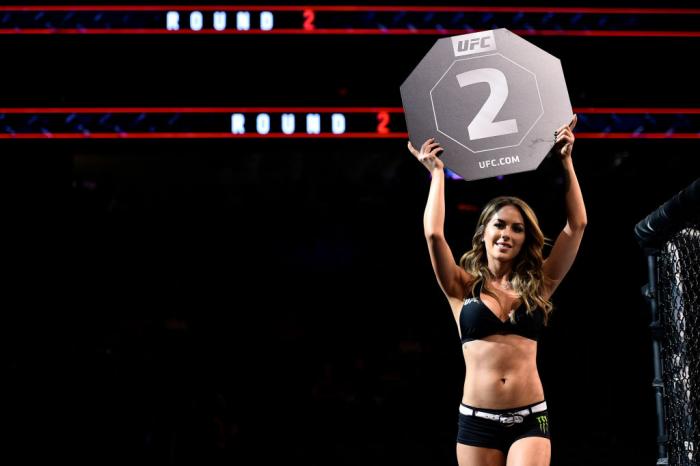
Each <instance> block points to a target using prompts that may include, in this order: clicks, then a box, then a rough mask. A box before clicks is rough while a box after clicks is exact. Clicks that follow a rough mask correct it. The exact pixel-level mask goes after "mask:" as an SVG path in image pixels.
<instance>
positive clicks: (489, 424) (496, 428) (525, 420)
mask: <svg viewBox="0 0 700 466" xmlns="http://www.w3.org/2000/svg"><path fill="white" fill-rule="evenodd" d="M540 403H541V402H538V403H533V404H531V405H526V406H521V407H518V408H511V409H483V408H475V407H473V406H468V405H465V404H464V403H462V406H464V407H466V408H470V409H472V410H477V411H482V412H486V413H491V414H495V415H498V416H499V417H500V418H501V419H500V420H491V419H485V418H482V417H478V416H474V415H467V414H463V413H462V412H460V413H459V425H458V429H457V442H458V443H462V444H464V445H472V446H475V447H486V448H497V449H499V450H501V451H502V452H503V453H504V454H506V455H507V454H508V449H509V448H510V446H511V445H512V444H513V442H515V441H516V440H518V439H521V438H523V437H544V438H550V437H549V417H548V416H547V411H546V410H545V411H540V412H538V413H531V414H527V415H525V416H515V417H514V416H512V415H511V414H512V413H514V412H516V411H521V410H525V409H528V408H530V407H532V406H535V405H538V404H540ZM520 420H522V422H518V421H520Z"/></svg>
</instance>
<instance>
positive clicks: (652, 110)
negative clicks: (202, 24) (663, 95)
mask: <svg viewBox="0 0 700 466" xmlns="http://www.w3.org/2000/svg"><path fill="white" fill-rule="evenodd" d="M235 112H239V113H246V112H250V113H303V112H307V113H377V112H389V113H403V107H28V108H21V107H6V108H2V107H0V113H8V114H23V113H46V114H51V113H235ZM574 113H582V114H586V113H594V114H604V113H623V114H647V113H648V114H700V108H697V107H574Z"/></svg>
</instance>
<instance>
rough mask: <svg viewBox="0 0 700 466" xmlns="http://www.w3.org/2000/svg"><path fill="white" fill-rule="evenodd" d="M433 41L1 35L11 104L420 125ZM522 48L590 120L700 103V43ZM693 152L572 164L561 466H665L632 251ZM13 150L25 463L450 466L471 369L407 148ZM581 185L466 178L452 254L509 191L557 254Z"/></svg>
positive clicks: (11, 395)
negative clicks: (553, 69) (354, 109)
mask: <svg viewBox="0 0 700 466" xmlns="http://www.w3.org/2000/svg"><path fill="white" fill-rule="evenodd" d="M542 4H543V3H540V5H542ZM591 5H594V3H591ZM597 6H600V5H597ZM608 6H614V5H608ZM645 6H654V5H645ZM657 6H674V5H670V4H668V3H664V4H663V5H657ZM675 6H682V5H675ZM436 39H437V37H433V36H425V37H404V36H394V37H375V36H309V37H301V36H299V37H296V36H295V37H285V36H277V35H275V36H268V37H261V36H226V37H223V36H222V37H216V36H210V35H207V36H200V37H196V36H166V37H158V36H153V37H140V36H89V37H77V36H46V37H39V36H6V37H3V38H0V43H2V45H3V47H2V48H3V61H4V65H3V68H4V69H3V74H2V78H1V79H2V84H3V85H2V86H1V88H0V101H1V102H2V105H3V106H27V107H29V106H131V105H134V106H159V105H163V106H187V105H193V106H245V105H255V106H265V105H275V106H287V105H288V106H320V105H323V106H335V105H337V106H365V105H372V106H400V103H401V102H400V96H399V85H400V84H401V82H402V81H403V80H404V79H405V77H406V76H407V75H408V73H409V72H410V71H411V70H412V68H413V67H414V66H415V64H416V63H417V62H418V61H419V60H420V58H421V57H422V56H423V55H424V54H425V53H426V52H427V51H428V49H429V48H430V47H431V46H432V44H433V42H434V41H435V40H436ZM528 40H530V41H531V42H534V43H535V44H537V45H539V46H540V47H542V48H544V49H545V50H547V51H549V52H550V53H552V54H554V55H556V56H558V57H559V58H561V60H562V65H563V68H564V72H565V75H566V77H567V84H568V88H569V93H570V96H571V101H572V104H573V105H574V106H575V107H591V106H610V107H614V106H621V107H646V106H648V107H654V106H664V107H672V106H684V107H693V106H695V107H697V106H700V94H699V93H698V92H697V89H696V87H695V76H694V74H693V73H691V72H687V71H686V67H687V66H688V65H687V62H688V60H689V57H692V56H694V55H696V54H697V44H698V43H697V40H698V39H671V38H655V39H654V38H582V37H563V38H539V37H529V38H528ZM262 57H264V58H262ZM279 73H283V74H284V76H285V80H286V81H285V84H284V85H283V86H280V85H278V84H276V83H275V82H273V80H272V79H271V78H270V77H271V76H273V75H274V76H278V75H279ZM697 147H698V145H697V142H694V141H692V140H671V139H669V140H660V141H652V140H591V139H588V140H585V139H579V140H577V141H576V146H575V150H574V162H575V166H576V169H577V173H578V177H579V180H580V183H581V187H582V190H583V193H584V197H585V200H586V206H587V210H588V218H589V226H588V229H587V232H586V235H585V238H584V241H583V244H582V246H581V249H580V252H579V256H578V258H577V260H576V263H575V264H574V266H573V268H572V270H571V272H570V273H569V275H568V276H567V279H566V280H565V282H564V283H563V284H562V286H561V287H560V288H559V290H558V291H557V293H556V295H555V296H554V304H555V307H556V312H555V313H554V314H553V317H552V320H551V325H550V327H549V328H548V329H547V330H546V331H545V334H544V336H543V338H542V340H541V342H540V349H539V356H538V363H539V368H540V375H541V378H542V381H543V384H544V387H545V395H546V398H547V401H548V405H549V410H550V418H551V425H552V430H553V434H552V440H553V448H552V452H553V459H552V464H553V465H555V466H577V465H612V464H620V463H622V464H638V465H642V464H653V463H654V462H655V430H654V403H653V397H652V389H651V381H652V363H651V339H650V335H649V330H648V323H649V312H648V310H647V307H646V306H645V304H644V302H643V300H642V298H641V294H640V287H641V286H642V285H643V284H644V283H645V282H646V269H645V267H646V265H645V260H644V257H643V254H642V251H641V250H640V248H639V247H638V246H637V244H636V242H635V240H634V237H633V233H632V229H633V227H634V224H635V223H636V222H638V221H639V220H641V219H642V218H643V217H644V216H646V215H647V214H648V213H650V212H651V211H652V210H654V209H655V208H656V207H658V205H660V204H661V203H663V202H664V201H666V200H667V199H668V198H669V197H670V196H672V195H673V194H675V193H676V192H678V191H679V190H680V189H682V188H683V187H685V186H686V185H687V184H689V183H690V182H691V181H692V180H694V179H695V178H696V177H697V176H698V168H699V167H700V164H699V163H698V161H697V153H696V152H697ZM0 150H1V151H2V163H3V169H2V170H1V171H0V176H2V182H1V184H2V187H3V194H2V206H0V207H1V208H2V213H3V219H4V222H3V235H2V236H3V238H4V246H5V247H4V248H3V249H4V250H3V252H2V254H1V256H2V261H1V263H2V267H3V268H4V273H3V276H4V278H3V290H2V293H3V295H4V297H5V299H4V301H3V302H4V306H3V308H4V309H3V310H4V313H3V314H4V317H5V318H4V319H3V321H4V322H3V323H4V325H3V326H2V329H3V335H2V341H3V347H4V349H3V352H2V361H3V366H2V368H3V372H4V374H3V380H4V382H3V385H4V389H3V392H5V394H4V395H3V397H2V399H3V406H2V411H3V413H4V414H3V416H2V418H3V422H4V423H5V426H4V430H5V431H9V432H11V434H10V435H9V436H7V437H6V439H5V440H6V442H7V446H8V448H6V449H5V450H4V451H5V454H6V455H7V456H8V458H10V459H11V461H10V462H5V461H3V462H4V463H5V464H28V463H30V462H33V461H34V460H35V459H36V457H45V458H49V459H52V460H57V459H59V458H60V459H66V460H67V461H71V462H73V463H88V462H89V463H91V464H125V463H129V464H142V463H143V464H146V463H148V464H161V463H162V464H262V463H269V462H271V461H274V462H280V463H282V462H284V463H303V464H307V465H327V464H336V465H360V464H362V465H371V464H400V465H418V464H456V461H455V455H454V440H455V435H456V427H457V424H456V420H457V406H458V404H459V400H460V397H461V390H462V382H463V378H464V363H463V360H462V355H461V350H460V344H459V339H458V334H457V329H456V327H455V325H454V321H453V318H452V315H451V314H450V312H449V307H448V306H447V304H446V301H445V299H444V297H443V296H442V293H441V292H440V290H439V288H438V286H437V284H436V282H435V279H434V275H433V272H432V269H431V267H430V262H429V259H428V254H427V249H426V246H425V242H424V241H425V240H424V239H423V235H422V213H423V207H424V204H425V199H426V196H427V191H428V186H429V179H428V175H427V173H426V171H425V169H424V168H423V167H422V166H420V164H418V163H417V162H416V161H415V160H414V159H413V158H412V157H411V156H410V154H409V153H408V152H407V150H406V148H405V141H403V140H343V141H332V140H292V139H290V140H264V139H260V140H224V141H218V140H196V141H195V140H193V141H169V140H162V141H23V142H19V141H12V142H8V141H4V142H1V143H0ZM561 175H562V173H561V170H560V168H559V166H558V162H557V161H556V160H553V159H547V160H545V161H544V162H543V164H542V165H541V167H540V168H539V169H538V170H536V171H534V172H529V173H523V174H517V175H510V176H507V177H505V178H504V179H503V180H500V181H499V180H496V179H488V180H480V181H474V182H464V181H461V180H460V181H457V180H450V181H449V182H448V185H447V194H446V196H447V221H446V234H447V238H448V241H449V242H450V244H451V246H452V249H453V252H454V253H455V254H456V255H458V256H459V255H461V254H462V252H464V250H465V249H466V248H467V247H468V245H469V243H470V237H471V235H472V232H473V228H474V224H475V222H476V217H477V215H478V213H476V212H471V211H469V209H468V208H467V209H465V206H469V205H475V206H479V207H480V206H483V205H484V204H485V202H487V201H488V200H489V199H490V198H492V197H494V196H496V195H501V194H509V195H516V196H520V197H522V198H524V199H525V200H526V201H527V202H529V203H530V204H531V205H532V206H533V208H534V209H535V211H536V212H537V213H538V215H539V217H540V222H541V225H542V227H543V230H544V232H545V234H546V235H547V236H548V237H550V238H556V235H557V234H558V232H559V230H560V229H561V227H562V226H563V224H564V222H565V211H564V205H563V196H562V195H563V184H562V177H561Z"/></svg>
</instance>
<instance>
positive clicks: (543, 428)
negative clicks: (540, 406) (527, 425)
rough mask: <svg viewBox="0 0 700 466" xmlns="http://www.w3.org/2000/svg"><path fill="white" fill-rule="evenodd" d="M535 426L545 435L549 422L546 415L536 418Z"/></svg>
mask: <svg viewBox="0 0 700 466" xmlns="http://www.w3.org/2000/svg"><path fill="white" fill-rule="evenodd" d="M537 424H538V425H539V426H540V430H541V431H542V433H543V434H546V433H547V430H549V420H548V419H547V415H543V416H538V417H537Z"/></svg>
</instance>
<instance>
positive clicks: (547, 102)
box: [401, 29, 573, 180]
mask: <svg viewBox="0 0 700 466" xmlns="http://www.w3.org/2000/svg"><path fill="white" fill-rule="evenodd" d="M401 100H402V101H403V107H404V114H405V116H406V126H407V128H408V135H409V138H410V140H411V143H412V144H413V146H414V147H421V145H422V144H423V142H425V140H426V139H428V138H431V137H434V138H435V139H436V140H437V141H438V142H439V143H440V144H441V145H442V147H443V148H444V149H445V150H444V151H443V153H442V155H441V156H440V158H441V159H442V160H443V161H444V162H445V166H447V168H449V169H450V170H452V171H453V172H455V173H457V174H458V175H460V176H461V177H462V178H464V179H466V180H476V179H480V178H489V177H492V176H498V175H506V174H509V173H518V172H524V171H528V170H534V169H536V168H537V167H538V166H539V164H540V163H541V162H542V160H543V159H544V158H545V157H546V155H547V153H548V152H549V151H550V150H551V148H552V147H553V145H554V130H556V129H557V128H559V127H560V126H561V125H563V124H566V123H569V121H570V120H571V118H572V117H573V113H572V109H571V102H570V101H569V93H568V91H567V89H566V81H565V80H564V72H563V71H562V67H561V62H560V61H559V59H558V58H556V57H554V56H552V55H550V54H549V53H547V52H545V51H544V50H542V49H540V48H539V47H537V46H535V45H534V44H532V43H530V42H528V41H526V40H525V39H523V38H521V37H520V36H517V35H516V34H513V33H512V32H510V31H508V30H507V29H494V30H491V31H483V32H476V33H473V34H464V35H461V36H454V37H446V38H443V39H439V40H438V41H437V42H435V45H433V47H432V48H431V49H430V51H429V52H428V53H427V54H426V55H425V56H424V57H423V59H422V60H421V62H420V63H419V64H418V66H416V68H415V69H414V70H413V71H412V72H411V74H410V75H409V76H408V78H406V80H405V81H404V83H403V84H402V85H401Z"/></svg>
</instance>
